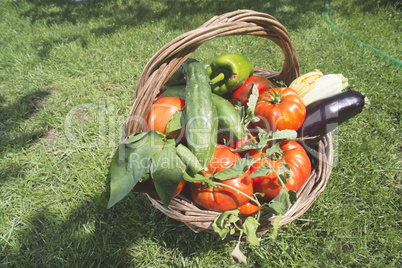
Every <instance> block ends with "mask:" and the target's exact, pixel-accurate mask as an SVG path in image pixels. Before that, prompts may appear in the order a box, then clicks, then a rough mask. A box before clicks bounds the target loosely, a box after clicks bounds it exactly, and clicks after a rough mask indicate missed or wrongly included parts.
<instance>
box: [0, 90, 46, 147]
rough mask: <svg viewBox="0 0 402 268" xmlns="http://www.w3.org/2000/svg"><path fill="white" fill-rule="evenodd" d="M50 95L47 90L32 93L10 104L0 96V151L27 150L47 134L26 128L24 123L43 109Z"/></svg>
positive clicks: (39, 130)
mask: <svg viewBox="0 0 402 268" xmlns="http://www.w3.org/2000/svg"><path fill="white" fill-rule="evenodd" d="M49 94H50V91H49V90H47V89H39V90H35V91H30V92H27V93H25V94H24V95H22V96H21V97H19V98H17V99H16V100H14V101H13V102H10V103H8V102H7V101H6V99H5V98H4V97H2V96H1V95H0V132H1V138H0V151H5V150H6V148H12V149H20V148H26V147H28V146H29V145H31V144H32V143H33V142H35V141H36V140H37V139H38V138H40V137H42V136H43V135H44V134H45V130H44V129H35V128H27V127H25V128H24V123H25V121H27V120H28V119H29V118H30V117H32V116H33V115H34V114H35V113H37V112H38V111H40V110H41V109H42V108H43V106H44V103H45V99H46V97H47V96H48V95H49Z"/></svg>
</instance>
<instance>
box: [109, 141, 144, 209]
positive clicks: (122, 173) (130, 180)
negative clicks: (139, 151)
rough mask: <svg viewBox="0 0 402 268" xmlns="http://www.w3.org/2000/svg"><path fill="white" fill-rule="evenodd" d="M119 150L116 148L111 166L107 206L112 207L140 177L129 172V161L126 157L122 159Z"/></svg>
mask: <svg viewBox="0 0 402 268" xmlns="http://www.w3.org/2000/svg"><path fill="white" fill-rule="evenodd" d="M123 146H124V145H123ZM119 151H120V150H119V149H118V150H116V152H115V154H114V155H113V158H112V164H111V166H110V175H111V180H110V197H109V203H108V205H107V208H110V207H112V206H113V205H114V204H116V203H117V202H119V201H120V200H121V199H123V197H124V196H126V195H127V194H128V193H129V192H130V191H131V190H132V189H133V188H134V186H135V185H136V184H137V182H138V178H135V177H134V176H132V174H130V173H129V172H127V163H126V161H125V158H124V157H123V159H120V157H119V155H120V152H119Z"/></svg>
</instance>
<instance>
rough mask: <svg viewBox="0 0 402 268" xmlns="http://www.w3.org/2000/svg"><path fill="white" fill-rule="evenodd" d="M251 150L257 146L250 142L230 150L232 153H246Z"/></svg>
mask: <svg viewBox="0 0 402 268" xmlns="http://www.w3.org/2000/svg"><path fill="white" fill-rule="evenodd" d="M252 149H258V144H255V143H252V142H247V143H246V144H244V145H242V146H240V147H237V148H236V149H230V150H231V151H232V152H242V151H247V150H252Z"/></svg>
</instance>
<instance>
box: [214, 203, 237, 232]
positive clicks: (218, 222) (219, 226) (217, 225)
mask: <svg viewBox="0 0 402 268" xmlns="http://www.w3.org/2000/svg"><path fill="white" fill-rule="evenodd" d="M239 211H240V209H234V210H229V211H225V212H222V213H221V214H219V215H218V216H217V217H216V218H215V219H214V222H213V223H212V227H213V228H214V231H215V232H216V233H218V234H219V236H220V238H221V239H225V237H226V235H227V234H228V233H229V232H230V230H231V229H232V228H229V227H230V223H234V222H236V221H237V219H238V215H239ZM233 217H235V218H233ZM229 219H230V222H229ZM235 219H236V221H234V220H235Z"/></svg>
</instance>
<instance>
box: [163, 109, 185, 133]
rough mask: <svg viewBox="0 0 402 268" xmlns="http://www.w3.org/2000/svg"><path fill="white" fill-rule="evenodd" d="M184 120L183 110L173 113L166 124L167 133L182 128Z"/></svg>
mask: <svg viewBox="0 0 402 268" xmlns="http://www.w3.org/2000/svg"><path fill="white" fill-rule="evenodd" d="M183 121H184V116H183V110H177V111H176V112H175V113H174V114H173V116H172V118H170V120H169V122H168V124H167V126H166V133H170V132H173V131H176V130H178V129H181V128H182V127H183V125H184V122H183Z"/></svg>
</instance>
